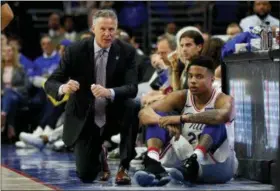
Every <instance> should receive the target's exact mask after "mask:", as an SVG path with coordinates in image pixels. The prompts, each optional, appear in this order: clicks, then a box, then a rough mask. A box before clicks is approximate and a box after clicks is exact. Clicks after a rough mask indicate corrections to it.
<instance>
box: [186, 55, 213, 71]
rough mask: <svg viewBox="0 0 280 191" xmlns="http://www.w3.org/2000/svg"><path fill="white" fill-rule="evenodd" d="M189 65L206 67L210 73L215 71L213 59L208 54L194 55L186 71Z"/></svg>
mask: <svg viewBox="0 0 280 191" xmlns="http://www.w3.org/2000/svg"><path fill="white" fill-rule="evenodd" d="M191 66H201V67H204V68H207V69H208V70H209V71H210V72H211V73H213V74H214V73H215V65H214V61H213V59H212V58H210V57H208V56H194V57H193V58H192V59H191V61H190V64H189V65H188V67H187V73H188V72H189V69H190V67H191Z"/></svg>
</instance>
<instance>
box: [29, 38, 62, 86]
mask: <svg viewBox="0 0 280 191" xmlns="http://www.w3.org/2000/svg"><path fill="white" fill-rule="evenodd" d="M41 48H42V51H43V55H42V56H40V57H38V58H37V59H35V61H34V71H33V76H34V78H35V80H34V82H33V85H34V86H36V87H39V88H41V87H42V85H43V82H44V81H46V78H47V77H48V76H49V75H51V74H52V73H53V71H54V70H55V69H56V68H57V66H58V64H59V61H60V55H59V54H58V52H57V51H56V50H55V46H54V44H53V42H52V39H51V38H50V37H49V36H43V37H42V38H41ZM36 77H38V79H39V77H41V78H40V79H41V80H42V81H37V80H36V79H37V78H36ZM37 82H39V83H37Z"/></svg>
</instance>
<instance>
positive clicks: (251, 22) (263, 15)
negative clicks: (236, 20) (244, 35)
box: [239, 1, 280, 32]
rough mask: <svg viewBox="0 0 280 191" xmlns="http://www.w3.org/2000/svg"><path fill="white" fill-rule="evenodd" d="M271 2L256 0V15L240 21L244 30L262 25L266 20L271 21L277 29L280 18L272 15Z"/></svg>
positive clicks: (271, 24)
mask: <svg viewBox="0 0 280 191" xmlns="http://www.w3.org/2000/svg"><path fill="white" fill-rule="evenodd" d="M270 11H271V4H270V2H269V1H255V2H254V13H255V14H254V15H251V16H248V17H245V18H244V19H242V20H241V21H240V24H239V25H240V27H241V28H242V29H243V31H244V32H246V31H249V29H250V27H255V26H260V25H263V24H265V22H266V21H269V22H270V26H271V27H272V30H273V31H275V29H276V27H279V26H280V21H279V19H277V18H275V17H273V16H271V15H270V14H269V13H270Z"/></svg>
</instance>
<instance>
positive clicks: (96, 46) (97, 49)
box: [94, 38, 111, 54]
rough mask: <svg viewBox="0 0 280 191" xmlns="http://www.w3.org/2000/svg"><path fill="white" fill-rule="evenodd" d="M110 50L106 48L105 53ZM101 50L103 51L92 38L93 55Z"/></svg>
mask: <svg viewBox="0 0 280 191" xmlns="http://www.w3.org/2000/svg"><path fill="white" fill-rule="evenodd" d="M110 48H111V47H109V48H106V51H107V52H108V53H109V51H110ZM101 49H103V48H101V47H100V46H99V45H98V44H97V43H96V40H95V38H94V54H95V53H98V52H99V51H100V50H101Z"/></svg>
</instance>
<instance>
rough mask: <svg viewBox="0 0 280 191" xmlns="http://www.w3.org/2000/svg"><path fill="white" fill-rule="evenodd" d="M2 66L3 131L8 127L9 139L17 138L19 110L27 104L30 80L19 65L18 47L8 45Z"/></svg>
mask: <svg viewBox="0 0 280 191" xmlns="http://www.w3.org/2000/svg"><path fill="white" fill-rule="evenodd" d="M3 51H4V52H3V59H2V64H1V69H2V70H1V95H2V101H1V105H2V110H1V129H2V132H3V130H4V127H6V126H7V127H8V131H7V132H8V138H9V139H12V138H14V137H15V135H16V134H15V129H14V128H15V117H16V112H17V111H18V108H20V107H22V106H24V105H25V104H26V103H27V96H28V93H27V86H28V78H27V77H26V74H25V72H24V69H23V68H22V66H21V65H20V63H19V56H18V51H17V49H16V47H13V46H10V45H7V46H6V47H5V49H4V50H3Z"/></svg>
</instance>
